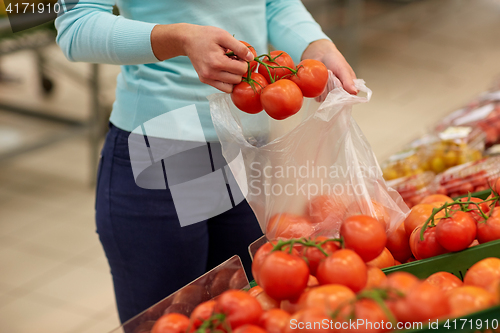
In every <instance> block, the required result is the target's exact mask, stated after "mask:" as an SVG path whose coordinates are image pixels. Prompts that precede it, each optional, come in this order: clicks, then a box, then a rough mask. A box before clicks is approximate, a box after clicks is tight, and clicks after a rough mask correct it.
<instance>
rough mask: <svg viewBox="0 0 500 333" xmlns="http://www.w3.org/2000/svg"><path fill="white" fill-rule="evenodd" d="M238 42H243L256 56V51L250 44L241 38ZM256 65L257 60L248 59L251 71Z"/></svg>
mask: <svg viewBox="0 0 500 333" xmlns="http://www.w3.org/2000/svg"><path fill="white" fill-rule="evenodd" d="M240 42H242V43H243V44H245V45H246V46H247V47H248V49H249V50H250V52H252V54H253V57H254V58H255V57H257V51H255V49H254V47H253V46H252V45H250V44H248V43H247V42H244V41H242V40H240ZM257 65H258V63H257V61H255V60H252V61H250V70H251V71H252V72H254V71H255V69H256V68H257Z"/></svg>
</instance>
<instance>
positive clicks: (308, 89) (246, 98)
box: [226, 41, 328, 120]
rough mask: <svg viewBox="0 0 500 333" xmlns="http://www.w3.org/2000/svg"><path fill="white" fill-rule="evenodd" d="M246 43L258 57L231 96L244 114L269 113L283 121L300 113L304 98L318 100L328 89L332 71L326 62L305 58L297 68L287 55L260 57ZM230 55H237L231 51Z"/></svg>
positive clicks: (273, 54)
mask: <svg viewBox="0 0 500 333" xmlns="http://www.w3.org/2000/svg"><path fill="white" fill-rule="evenodd" d="M242 43H244V44H245V45H246V46H248V48H249V49H250V50H251V51H252V53H253V54H254V56H255V58H254V60H253V61H251V62H249V63H248V73H247V75H246V76H244V77H243V80H242V82H241V83H240V84H237V85H236V86H235V87H234V88H233V92H232V93H231V99H232V101H233V103H234V105H235V106H236V107H237V108H238V109H240V110H241V111H244V112H247V113H250V114H256V113H259V112H261V111H262V110H265V111H266V113H267V114H268V115H269V116H270V117H271V118H273V119H276V120H283V119H286V118H288V117H290V116H292V115H294V114H296V113H297V112H298V111H299V110H300V108H301V107H302V103H303V97H310V98H314V97H318V96H320V95H321V93H322V92H323V91H324V90H325V87H326V83H327V81H328V70H327V68H326V66H325V65H324V64H323V63H322V62H320V61H317V60H313V59H305V60H302V61H301V62H300V63H299V64H298V65H297V66H295V64H294V63H293V60H292V58H291V57H290V56H289V55H288V54H287V53H286V52H283V51H279V50H278V51H272V52H271V53H270V54H263V55H260V56H257V53H256V52H255V49H254V48H253V47H252V46H251V45H249V44H248V43H246V42H243V41H242ZM226 54H227V55H228V56H234V53H233V52H231V51H229V52H228V53H226ZM257 65H258V72H255V69H256V68H257Z"/></svg>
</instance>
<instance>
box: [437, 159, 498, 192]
mask: <svg viewBox="0 0 500 333" xmlns="http://www.w3.org/2000/svg"><path fill="white" fill-rule="evenodd" d="M499 163H500V156H493V157H489V158H485V159H482V160H479V161H476V162H470V163H467V164H463V165H459V166H456V167H454V168H451V169H448V170H447V171H446V172H444V173H442V174H440V175H438V176H437V177H436V178H435V180H434V182H435V186H436V187H437V189H436V192H437V193H440V194H445V195H448V196H449V197H452V198H454V197H458V196H461V195H465V194H467V193H469V192H470V193H475V192H481V191H485V190H488V189H489V188H490V185H491V183H492V182H493V181H494V180H496V179H497V178H498V177H499V176H500V168H499V167H498V166H499Z"/></svg>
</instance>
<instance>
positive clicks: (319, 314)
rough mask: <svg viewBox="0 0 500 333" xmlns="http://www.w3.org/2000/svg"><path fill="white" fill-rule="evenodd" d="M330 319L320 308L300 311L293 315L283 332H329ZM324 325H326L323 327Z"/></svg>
mask: <svg viewBox="0 0 500 333" xmlns="http://www.w3.org/2000/svg"><path fill="white" fill-rule="evenodd" d="M331 319H332V318H330V317H329V316H328V315H327V314H326V313H325V311H324V310H323V309H321V308H317V307H315V308H310V309H305V310H300V311H298V312H296V313H295V314H293V316H292V317H291V318H290V322H289V323H288V325H287V326H286V327H285V329H284V330H283V332H284V333H306V332H307V333H316V332H318V333H319V332H331V330H330V326H329V324H330V320H331ZM324 323H327V325H326V326H325V325H324Z"/></svg>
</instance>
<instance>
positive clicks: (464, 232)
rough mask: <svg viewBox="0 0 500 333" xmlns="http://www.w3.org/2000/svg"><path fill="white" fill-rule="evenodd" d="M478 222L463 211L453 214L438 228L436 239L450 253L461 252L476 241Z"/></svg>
mask: <svg viewBox="0 0 500 333" xmlns="http://www.w3.org/2000/svg"><path fill="white" fill-rule="evenodd" d="M476 232H477V227H476V221H475V220H474V219H473V218H472V216H471V215H470V214H467V213H464V212H462V211H457V212H454V213H452V215H451V217H449V218H444V219H442V220H441V221H440V222H439V223H438V225H437V226H436V239H437V241H438V242H439V244H441V246H442V247H444V248H445V249H446V250H448V251H461V250H465V249H466V248H468V247H469V245H470V244H471V243H472V242H473V241H474V239H476Z"/></svg>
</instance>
